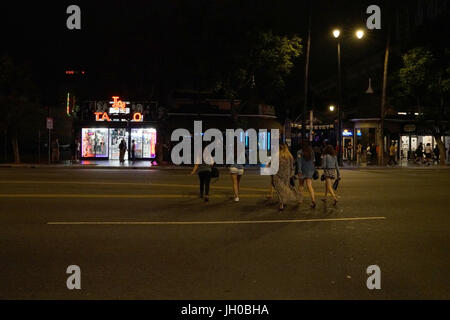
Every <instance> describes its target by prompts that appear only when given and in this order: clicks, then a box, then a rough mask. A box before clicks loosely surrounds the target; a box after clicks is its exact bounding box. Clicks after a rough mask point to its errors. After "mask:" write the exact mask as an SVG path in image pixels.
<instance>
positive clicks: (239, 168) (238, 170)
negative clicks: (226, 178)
mask: <svg viewBox="0 0 450 320" xmlns="http://www.w3.org/2000/svg"><path fill="white" fill-rule="evenodd" d="M230 174H231V181H233V191H234V201H236V202H238V201H239V183H240V182H241V177H242V175H243V174H244V165H243V164H232V165H231V166H230Z"/></svg>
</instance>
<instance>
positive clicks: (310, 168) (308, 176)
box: [297, 144, 316, 208]
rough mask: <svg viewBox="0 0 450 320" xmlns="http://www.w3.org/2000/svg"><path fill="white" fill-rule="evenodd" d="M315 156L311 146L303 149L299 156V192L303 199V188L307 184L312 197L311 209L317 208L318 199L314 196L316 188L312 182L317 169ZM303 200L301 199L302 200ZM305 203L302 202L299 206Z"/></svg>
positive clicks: (308, 145)
mask: <svg viewBox="0 0 450 320" xmlns="http://www.w3.org/2000/svg"><path fill="white" fill-rule="evenodd" d="M314 162H315V155H314V151H313V149H312V148H311V145H310V144H307V145H306V146H305V147H303V150H302V152H301V153H298V154H297V169H298V178H299V192H300V195H301V197H302V198H303V188H304V184H305V182H306V188H307V189H308V192H309V195H310V197H311V208H315V207H316V199H315V196H314V188H313V186H312V180H313V175H314V172H315V171H316V168H315V167H314ZM302 198H301V199H302ZM302 202H303V201H302V200H300V201H299V204H301V203H302Z"/></svg>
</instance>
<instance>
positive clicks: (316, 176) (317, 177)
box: [312, 169, 319, 180]
mask: <svg viewBox="0 0 450 320" xmlns="http://www.w3.org/2000/svg"><path fill="white" fill-rule="evenodd" d="M312 177H313V179H314V180H317V179H319V171H317V169H314V173H313V176H312Z"/></svg>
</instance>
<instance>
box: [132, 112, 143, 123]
mask: <svg viewBox="0 0 450 320" xmlns="http://www.w3.org/2000/svg"><path fill="white" fill-rule="evenodd" d="M133 121H142V113H140V112H136V113H134V114H133Z"/></svg>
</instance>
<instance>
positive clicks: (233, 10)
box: [1, 0, 409, 99]
mask: <svg viewBox="0 0 450 320" xmlns="http://www.w3.org/2000/svg"><path fill="white" fill-rule="evenodd" d="M372 2H373V1H355V0H353V1H350V0H344V1H332V0H321V1H312V3H313V10H312V12H313V19H312V42H311V67H310V79H311V80H310V81H311V87H314V85H315V84H317V83H320V82H322V81H324V80H326V79H329V78H330V77H334V76H335V75H336V45H335V42H334V40H333V39H332V37H331V30H332V28H333V27H334V26H341V28H342V29H343V31H344V33H345V34H346V35H347V37H348V38H344V40H343V44H342V63H343V67H344V68H345V67H346V66H349V65H352V64H354V63H356V62H358V61H360V60H363V59H365V58H367V57H368V56H369V55H371V54H378V53H380V52H381V55H380V60H381V59H382V50H383V48H384V35H385V31H386V28H384V25H382V28H383V29H382V30H374V31H369V32H368V33H367V37H366V38H365V39H364V41H359V42H358V41H355V40H354V39H353V38H351V37H350V34H351V33H352V32H353V30H355V29H356V28H357V27H364V26H365V21H366V19H367V16H368V15H367V14H366V12H365V11H366V8H367V6H368V5H369V4H373V3H372ZM401 3H402V1H400V2H397V4H400V5H401ZM404 3H405V4H406V2H404ZM408 3H409V2H408ZM70 4H77V5H79V6H80V7H81V11H82V29H81V30H68V29H67V28H66V19H67V17H68V15H67V14H66V13H65V11H66V8H67V6H68V5H70ZM376 4H378V5H380V7H381V9H382V12H383V10H384V8H385V6H384V4H383V1H378V2H377V3H376ZM3 6H4V5H3ZM2 12H3V13H4V14H3V19H2V25H3V26H2V31H3V37H2V38H3V44H6V45H3V46H2V49H1V52H2V53H5V52H6V53H9V54H10V55H12V56H14V57H16V58H17V59H19V60H21V61H25V62H27V63H30V64H31V66H32V68H33V70H34V71H35V72H34V76H35V77H36V78H37V79H36V80H38V82H39V83H40V84H41V85H42V86H43V87H44V91H45V92H46V94H45V95H46V96H48V97H49V99H51V97H53V96H54V92H56V91H57V88H58V86H59V85H60V84H61V82H62V81H63V80H64V76H65V75H64V71H65V70H72V69H74V70H85V71H86V75H87V76H86V81H87V83H88V84H89V85H88V86H87V87H89V90H88V91H87V98H94V99H95V98H98V97H105V96H111V95H112V94H133V96H136V98H150V96H151V93H150V89H149V88H150V87H151V84H156V85H157V86H161V87H166V88H182V87H184V86H185V84H186V79H192V78H193V77H195V74H196V73H195V72H196V68H197V64H196V61H198V60H201V59H206V58H205V57H211V56H216V59H215V60H214V61H216V62H215V63H217V61H220V58H221V56H220V54H221V52H222V51H224V48H226V47H227V45H228V44H229V43H230V42H232V41H239V37H240V36H241V35H242V34H243V33H245V32H247V31H249V30H253V29H258V30H273V32H275V33H278V34H287V35H292V34H297V35H298V36H300V37H301V38H302V39H303V44H304V49H306V38H307V21H308V6H307V1H261V0H258V1H231V0H228V1H225V0H214V1H208V0H204V1H198V0H192V1H107V2H106V1H86V2H80V1H77V2H69V1H58V2H57V3H54V2H50V1H47V2H42V1H40V2H36V1H34V2H23V1H16V2H14V3H13V4H9V5H8V6H7V7H6V8H5V9H4V10H2ZM383 18H385V16H384V15H382V21H386V20H383ZM304 51H306V50H304ZM304 57H305V55H302V56H301V57H300V58H299V59H298V60H297V65H296V67H295V68H294V70H293V72H292V74H291V78H290V83H289V84H288V86H289V89H290V90H291V91H292V92H295V91H298V92H297V93H298V94H300V93H301V92H302V91H303V73H304ZM223 58H224V59H226V58H227V57H223ZM214 67H215V65H210V66H209V68H214ZM297 85H298V90H297V88H296V87H297Z"/></svg>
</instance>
